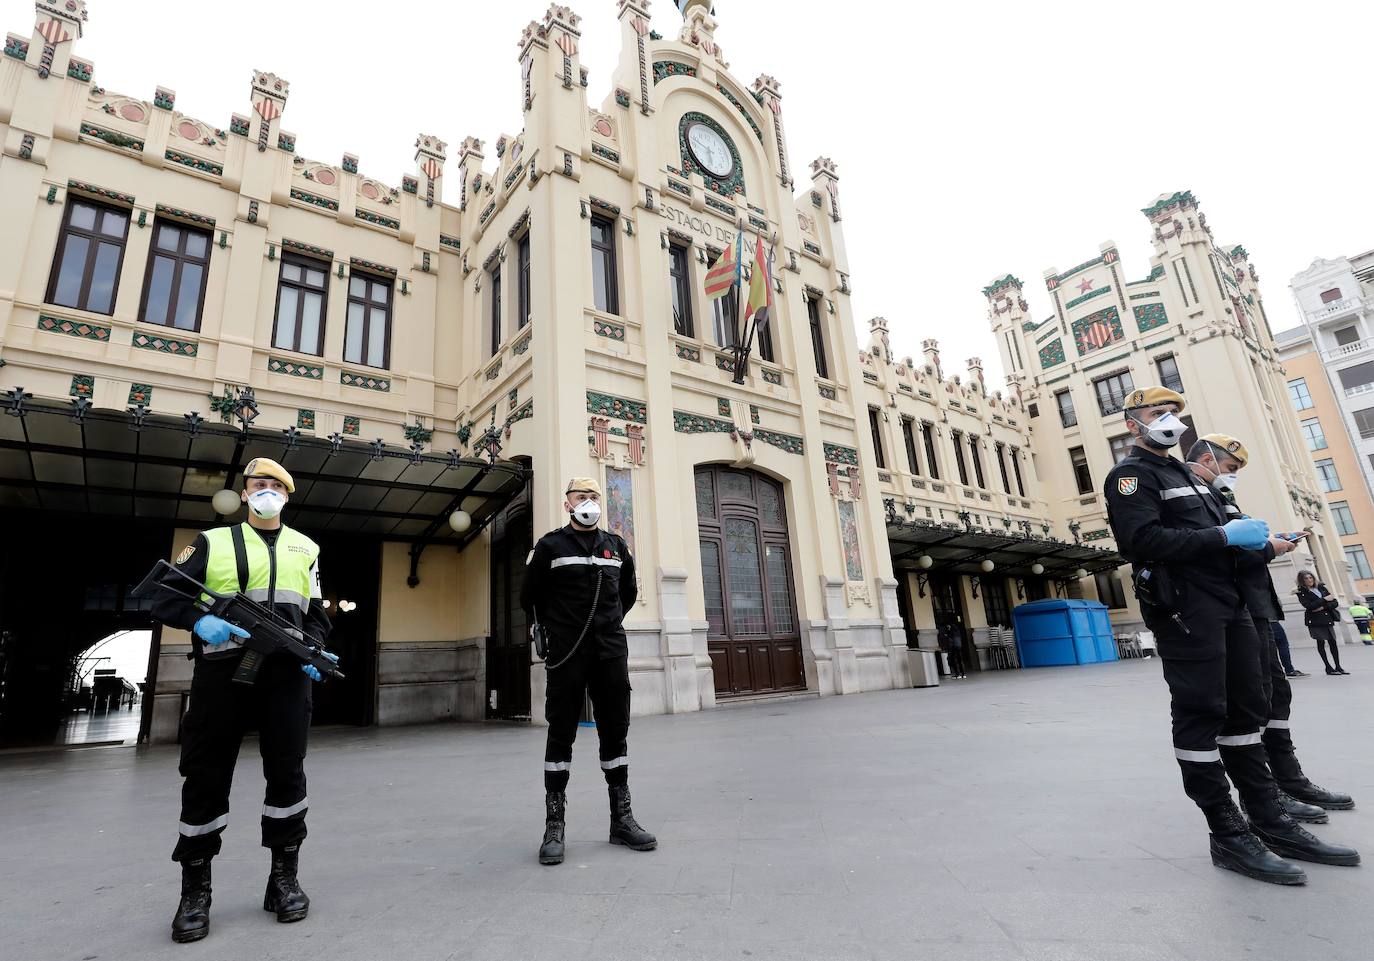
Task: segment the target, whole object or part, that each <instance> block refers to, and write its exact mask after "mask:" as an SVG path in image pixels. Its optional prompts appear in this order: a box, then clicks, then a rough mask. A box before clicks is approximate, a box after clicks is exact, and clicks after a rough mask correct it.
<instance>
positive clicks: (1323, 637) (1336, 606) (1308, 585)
mask: <svg viewBox="0 0 1374 961" xmlns="http://www.w3.org/2000/svg"><path fill="white" fill-rule="evenodd" d="M1297 593H1298V602H1299V603H1300V604H1302V606H1303V610H1305V611H1306V612H1307V613H1306V614H1304V615H1303V623H1304V624H1306V625H1307V633H1308V634H1309V635H1310V636H1311V637H1312V640H1314V641H1316V642H1317V653H1318V654H1320V655H1321V657H1322V663H1323V664H1325V665H1326V673H1327V674H1349V673H1350V672H1349V671H1347V670H1346V669H1345V668H1343V667H1341V651H1340V645H1338V644H1337V643H1336V631H1335V628H1334V627H1332V625H1333V624H1335V623H1336V622H1337V621H1338V620H1340V619H1341V613H1340V611H1341V602H1340V601H1338V600H1336V595H1335V594H1333V593H1331V591H1330V590H1328V589H1327V586H1326V585H1325V584H1323V583H1321V582H1320V581H1318V580H1317V576H1316V575H1315V574H1313V573H1312V572H1311V571H1299V572H1298V591H1297ZM1328 647H1330V648H1331V658H1330V660H1328V659H1327V656H1326V649H1327V648H1328ZM1333 661H1334V662H1335V666H1334V667H1332V662H1333Z"/></svg>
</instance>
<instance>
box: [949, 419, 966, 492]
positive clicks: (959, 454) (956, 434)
mask: <svg viewBox="0 0 1374 961" xmlns="http://www.w3.org/2000/svg"><path fill="white" fill-rule="evenodd" d="M950 437H951V438H953V440H954V466H955V467H957V468H958V469H959V483H961V484H963V485H964V486H965V487H967V486H968V467H966V466H965V465H964V435H963V433H962V432H960V431H957V430H953V431H950Z"/></svg>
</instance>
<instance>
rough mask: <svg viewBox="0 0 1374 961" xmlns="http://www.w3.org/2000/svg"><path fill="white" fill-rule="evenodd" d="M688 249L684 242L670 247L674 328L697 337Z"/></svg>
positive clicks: (670, 284) (669, 263) (669, 268)
mask: <svg viewBox="0 0 1374 961" xmlns="http://www.w3.org/2000/svg"><path fill="white" fill-rule="evenodd" d="M690 263H691V261H690V260H689V259H688V250H687V248H686V247H685V246H683V245H682V244H671V245H670V246H669V247H668V277H669V280H670V283H669V287H670V289H671V292H672V295H673V330H674V331H676V332H677V333H678V334H681V335H682V336H683V337H695V336H696V333H695V332H694V330H693V324H692V272H691V267H690V266H689V265H690Z"/></svg>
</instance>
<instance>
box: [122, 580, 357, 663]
mask: <svg viewBox="0 0 1374 961" xmlns="http://www.w3.org/2000/svg"><path fill="white" fill-rule="evenodd" d="M173 575H175V576H176V577H178V578H180V579H181V580H182V581H183V582H185V585H186V588H187V590H181V589H180V588H178V587H176V586H174V585H173V584H171V583H168V581H169V579H170V578H171V577H172V576H173ZM157 589H161V590H167V591H171V592H172V593H173V594H176V595H177V596H179V597H184V598H186V600H188V601H190V602H191V603H192V604H194V605H195V606H196V608H197V609H198V610H201V611H204V612H205V613H206V614H213V615H215V616H216V617H220V618H223V619H224V620H226V621H228V622H229V623H230V624H233V625H234V626H236V627H241V628H243V629H244V630H245V631H247V632H248V636H247V637H245V638H241V640H242V641H243V648H244V651H243V659H242V660H241V661H239V666H238V669H237V670H236V671H234V680H235V681H237V682H238V683H240V684H252V683H253V682H254V681H256V680H257V677H258V669H259V668H261V667H262V662H263V659H264V658H266V657H267V655H269V654H274V653H276V652H277V651H285V652H286V653H288V654H290V655H291V656H292V657H294V658H296V659H297V660H298V661H300V662H301V663H302V664H309V665H310V666H311V667H313V668H315V670H317V671H319V672H320V676H321V677H336V678H338V679H339V680H343V678H344V673H343V671H341V670H339V665H338V663H337V662H336V661H335V660H334V659H333V658H330V657H328V656H326V654H325V649H324V645H323V644H321V643H319V642H317V641H312V640H311V639H310V638H308V637H306V636H305V634H303V633H302V632H301V631H299V630H297V629H296V627H295V626H294V625H292V624H290V623H288V622H287V621H286V620H284V619H283V618H282V617H281V616H280V615H278V614H277V613H276V612H274V611H272V610H270V609H269V608H267V607H266V606H265V605H262V604H259V603H258V602H257V601H254V600H251V599H250V598H249V597H247V596H246V595H244V594H239V593H233V594H219V593H216V592H215V591H212V590H210V588H208V587H206V586H205V585H204V584H202V583H201V582H200V581H198V580H196V579H195V578H194V577H192V576H191V575H190V574H187V573H186V572H185V571H183V570H181V569H180V568H178V567H175V566H173V565H171V564H169V563H167V562H166V561H158V562H157V563H156V564H154V565H153V569H152V570H151V571H149V572H148V576H147V577H145V578H143V581H142V582H141V583H140V584H139V585H138V587H136V588H134V591H133V593H134V596H135V597H148V596H151V595H152V593H153V591H154V590H157ZM190 591H194V593H188V592H190Z"/></svg>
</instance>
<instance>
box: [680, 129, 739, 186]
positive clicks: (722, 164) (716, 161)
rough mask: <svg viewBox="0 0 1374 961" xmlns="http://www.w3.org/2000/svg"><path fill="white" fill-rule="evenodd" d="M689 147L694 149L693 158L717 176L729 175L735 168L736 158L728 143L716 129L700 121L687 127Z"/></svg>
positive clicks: (708, 171)
mask: <svg viewBox="0 0 1374 961" xmlns="http://www.w3.org/2000/svg"><path fill="white" fill-rule="evenodd" d="M687 147H688V149H690V150H691V151H692V159H693V160H695V161H696V162H697V163H699V164H701V166H702V168H703V169H705V170H706V172H707V173H709V174H711V175H713V176H715V177H728V176H730V174H731V173H733V172H734V169H735V158H734V156H733V154H732V153H731V151H730V145H729V144H728V143H726V141H725V138H724V137H722V136H721V135H720V134H719V133H717V132H716V131H715V130H713V129H711V128H710V127H708V126H706V124H704V123H701V122H700V121H698V122H696V123H693V124H691V125H690V126H688V128H687Z"/></svg>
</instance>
